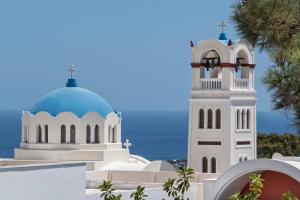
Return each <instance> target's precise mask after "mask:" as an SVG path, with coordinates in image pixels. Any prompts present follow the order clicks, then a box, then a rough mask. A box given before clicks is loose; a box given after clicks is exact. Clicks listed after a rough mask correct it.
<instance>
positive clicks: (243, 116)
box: [242, 109, 245, 129]
mask: <svg viewBox="0 0 300 200" xmlns="http://www.w3.org/2000/svg"><path fill="white" fill-rule="evenodd" d="M242 129H245V110H244V109H243V110H242Z"/></svg>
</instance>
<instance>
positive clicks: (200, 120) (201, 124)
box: [199, 109, 204, 128]
mask: <svg viewBox="0 0 300 200" xmlns="http://www.w3.org/2000/svg"><path fill="white" fill-rule="evenodd" d="M199 128H204V110H203V109H200V110H199Z"/></svg>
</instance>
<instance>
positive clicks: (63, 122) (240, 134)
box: [0, 23, 300, 200]
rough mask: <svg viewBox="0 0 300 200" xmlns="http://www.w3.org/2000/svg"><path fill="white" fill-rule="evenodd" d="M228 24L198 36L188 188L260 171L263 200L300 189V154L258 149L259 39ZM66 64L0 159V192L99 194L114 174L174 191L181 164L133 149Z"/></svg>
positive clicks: (211, 196)
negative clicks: (254, 42)
mask: <svg viewBox="0 0 300 200" xmlns="http://www.w3.org/2000/svg"><path fill="white" fill-rule="evenodd" d="M224 25H225V24H224V23H222V24H221V27H222V32H221V34H220V36H219V38H218V39H209V40H203V41H200V42H199V43H195V44H193V43H192V42H191V50H192V62H191V66H192V70H191V73H192V74H191V76H192V81H191V82H192V83H191V85H192V87H191V95H190V99H189V103H190V107H189V130H187V132H188V134H187V137H188V155H187V161H188V163H187V164H188V166H189V167H192V168H193V169H195V171H196V173H195V175H194V178H193V181H192V184H191V188H190V190H189V192H188V194H187V195H188V197H189V199H190V200H226V199H228V197H229V196H230V195H231V194H233V193H235V192H237V191H246V190H247V187H248V176H249V174H251V173H260V174H262V176H263V178H265V179H266V181H265V183H264V191H265V192H264V193H263V195H262V196H261V200H265V199H276V198H278V195H279V194H281V193H282V191H283V192H285V191H287V190H290V191H291V192H292V193H293V194H295V195H299V196H300V191H299V188H300V158H297V157H283V156H281V155H279V154H275V155H274V156H273V159H256V149H257V146H256V138H257V136H256V97H255V93H256V92H255V88H254V69H255V63H254V53H253V48H252V47H251V45H250V44H249V43H248V42H247V41H245V40H230V39H227V37H226V35H225V33H224V31H223V28H224ZM69 71H70V74H71V75H70V78H69V79H68V80H67V83H66V86H65V87H62V88H59V89H56V90H53V91H51V92H50V93H48V94H46V95H45V96H44V97H42V98H41V99H40V100H38V101H37V103H36V104H34V106H33V107H32V108H31V109H30V110H27V111H23V113H22V138H21V144H20V147H19V148H16V149H15V157H14V159H0V199H5V200H19V199H23V200H39V199H41V197H42V198H43V199H44V200H69V199H72V200H96V199H98V200H99V190H97V189H96V186H97V185H99V184H101V182H102V181H103V180H110V181H112V183H113V185H114V188H115V189H116V191H115V192H117V193H121V194H122V195H123V198H122V199H124V200H129V199H130V193H131V192H133V191H134V190H135V188H136V187H137V186H138V185H142V186H144V187H145V188H146V189H145V193H146V194H147V195H148V197H147V200H157V199H166V200H171V199H172V198H169V197H167V195H166V193H165V192H164V191H163V189H162V186H163V184H164V182H165V181H166V180H168V178H174V177H177V174H176V172H175V171H174V167H173V166H171V165H170V164H168V163H166V162H164V161H153V162H150V161H148V160H147V159H145V158H142V157H140V156H138V155H131V154H130V152H129V147H130V145H131V144H130V142H129V141H128V140H126V142H125V143H124V144H122V142H124V141H121V134H122V129H121V127H122V126H121V124H122V116H121V112H118V111H116V110H114V109H113V107H112V106H111V105H110V104H109V103H108V102H106V101H105V100H104V99H103V98H102V97H100V96H99V95H97V94H96V93H94V92H92V91H90V90H88V89H84V88H81V87H79V84H78V83H77V80H76V79H75V78H73V73H74V71H75V68H74V66H71V67H70V69H69ZM123 146H124V147H123ZM275 187H276V188H277V189H276V190H274V189H273V188H275ZM16 188H17V190H16ZM37 188H38V189H37ZM270 191H272V192H270Z"/></svg>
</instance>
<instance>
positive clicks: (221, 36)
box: [219, 20, 227, 40]
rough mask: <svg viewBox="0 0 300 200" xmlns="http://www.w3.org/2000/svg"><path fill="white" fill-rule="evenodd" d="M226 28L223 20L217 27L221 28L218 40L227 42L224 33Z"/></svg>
mask: <svg viewBox="0 0 300 200" xmlns="http://www.w3.org/2000/svg"><path fill="white" fill-rule="evenodd" d="M226 26H227V24H226V22H225V21H224V20H222V22H221V24H220V25H219V27H221V33H220V36H219V40H227V36H226V34H225V33H224V29H225V27H226Z"/></svg>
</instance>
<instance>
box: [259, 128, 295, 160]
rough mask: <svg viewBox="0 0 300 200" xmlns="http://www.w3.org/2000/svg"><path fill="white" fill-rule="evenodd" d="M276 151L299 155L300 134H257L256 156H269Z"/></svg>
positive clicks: (288, 154)
mask: <svg viewBox="0 0 300 200" xmlns="http://www.w3.org/2000/svg"><path fill="white" fill-rule="evenodd" d="M275 152H278V153H280V154H282V155H284V156H300V136H299V135H294V134H287V133H286V134H283V135H278V134H275V133H271V134H258V136H257V157H258V158H271V157H272V155H273V153H275Z"/></svg>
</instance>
